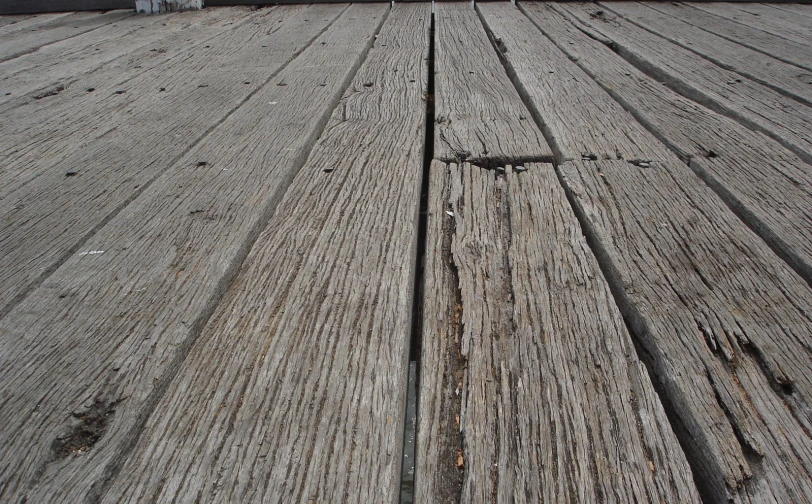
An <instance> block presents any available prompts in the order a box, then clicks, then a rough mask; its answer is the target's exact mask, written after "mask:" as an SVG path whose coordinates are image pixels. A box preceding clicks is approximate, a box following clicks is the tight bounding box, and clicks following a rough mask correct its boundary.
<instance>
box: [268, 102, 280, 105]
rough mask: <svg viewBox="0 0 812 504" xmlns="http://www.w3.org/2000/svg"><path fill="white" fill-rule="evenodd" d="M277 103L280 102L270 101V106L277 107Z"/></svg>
mask: <svg viewBox="0 0 812 504" xmlns="http://www.w3.org/2000/svg"><path fill="white" fill-rule="evenodd" d="M277 103H279V102H278V101H269V102H268V105H276V104H277Z"/></svg>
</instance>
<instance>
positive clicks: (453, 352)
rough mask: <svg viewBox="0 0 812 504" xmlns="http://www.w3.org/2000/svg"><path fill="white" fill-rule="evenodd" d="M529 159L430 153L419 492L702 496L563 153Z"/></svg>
mask: <svg viewBox="0 0 812 504" xmlns="http://www.w3.org/2000/svg"><path fill="white" fill-rule="evenodd" d="M524 167H525V168H527V170H526V171H522V172H516V171H514V170H513V168H511V167H509V166H508V167H507V170H506V173H504V174H500V172H496V171H492V170H486V169H483V168H479V167H477V166H474V165H469V164H463V165H456V164H451V165H445V164H442V163H439V162H435V163H433V164H432V167H431V185H430V187H429V195H430V198H431V202H430V206H429V224H428V230H429V231H428V236H427V243H428V250H427V266H426V289H425V293H426V294H425V299H424V303H425V305H424V309H425V318H424V321H425V322H424V334H423V352H422V363H421V374H420V377H421V392H420V394H419V397H420V408H419V411H420V424H419V429H418V436H419V439H418V450H419V454H418V459H417V471H418V472H417V475H416V484H417V499H416V502H418V503H434V502H495V503H497V502H498V503H513V502H516V503H532V502H562V503H564V502H573V503H574V502H605V503H610V502H612V503H628V502H675V503H676V502H699V496H698V494H697V490H696V488H695V487H694V483H693V479H692V476H691V471H690V469H689V467H688V464H687V462H686V460H685V458H684V456H683V454H682V450H681V448H680V446H679V443H678V442H677V438H676V436H675V435H674V433H673V432H672V430H671V426H670V425H669V423H668V419H667V418H666V415H665V413H664V410H663V408H662V405H661V404H660V402H659V399H658V397H657V394H656V393H655V392H654V388H653V386H652V384H651V382H650V380H649V377H648V374H647V372H646V370H645V367H644V366H643V364H642V363H641V362H640V361H639V360H638V359H637V355H636V352H635V350H634V346H633V344H632V341H631V338H630V337H629V334H628V332H627V331H626V327H625V325H624V323H623V320H622V318H621V315H620V312H619V311H618V309H617V306H616V305H615V304H614V301H613V299H612V295H611V294H610V292H609V288H608V286H607V284H606V282H605V281H604V279H603V277H602V275H601V273H600V269H599V268H598V264H597V262H596V260H595V258H594V257H593V256H592V253H591V251H590V250H589V247H588V246H587V244H586V240H585V238H584V236H583V234H582V231H581V228H580V226H579V224H578V221H577V220H576V218H575V215H574V214H573V213H572V211H571V209H570V206H569V204H568V203H567V199H566V197H565V195H564V191H563V190H562V188H561V186H560V185H559V182H558V180H557V178H556V174H555V170H554V168H553V166H552V165H546V164H535V163H530V164H525V165H524ZM455 480H457V481H455ZM455 483H456V484H455Z"/></svg>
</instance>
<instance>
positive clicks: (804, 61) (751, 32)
mask: <svg viewBox="0 0 812 504" xmlns="http://www.w3.org/2000/svg"><path fill="white" fill-rule="evenodd" d="M648 5H650V6H651V8H653V9H656V10H658V11H659V12H662V13H664V14H666V15H668V16H671V17H672V19H673V18H676V19H680V20H681V21H684V22H686V23H688V24H691V25H692V26H696V27H698V28H701V29H703V30H705V31H707V32H709V33H712V34H713V35H717V36H719V37H723V38H725V39H727V40H730V41H732V42H735V43H737V44H741V45H743V46H745V47H749V48H750V49H753V50H755V51H758V52H761V53H764V54H767V55H769V56H772V57H773V58H776V59H778V60H781V61H783V62H785V63H789V64H791V65H795V66H796V67H798V68H799V69H806V70H807V74H812V46H811V45H810V43H809V41H806V42H798V41H795V40H792V39H789V38H787V37H781V36H779V35H775V34H772V33H768V32H765V31H764V30H760V29H758V28H754V27H752V26H747V25H743V24H741V23H737V22H735V21H732V20H729V19H725V18H722V17H719V16H716V15H714V14H711V13H709V12H705V11H703V10H701V9H697V8H694V7H692V6H691V5H689V4H685V3H670V2H664V3H662V4H660V3H659V2H655V3H650V4H648ZM810 88H812V86H810Z"/></svg>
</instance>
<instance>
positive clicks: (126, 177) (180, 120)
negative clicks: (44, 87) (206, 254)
mask: <svg viewBox="0 0 812 504" xmlns="http://www.w3.org/2000/svg"><path fill="white" fill-rule="evenodd" d="M343 8H345V6H338V5H323V6H315V7H308V6H304V5H303V6H291V7H290V8H286V9H284V11H268V12H267V13H261V14H260V15H259V16H258V17H256V18H251V19H250V20H249V22H247V23H242V24H240V25H239V26H237V27H236V28H234V29H233V30H229V31H227V32H224V33H223V34H221V36H218V37H216V38H215V39H212V40H211V41H210V43H208V44H206V45H209V46H210V47H208V48H206V47H200V48H197V49H196V50H195V51H193V52H191V53H189V52H187V51H181V52H178V53H176V54H174V56H173V57H172V58H171V60H170V62H168V63H167V64H165V65H161V66H160V67H159V69H160V71H154V72H150V73H146V74H142V75H140V76H139V77H137V78H135V79H133V80H131V81H129V82H127V83H126V85H125V86H122V87H121V88H118V87H114V88H113V90H115V89H121V90H124V91H126V93H124V94H115V93H114V92H113V91H112V90H110V89H109V88H108V89H107V90H104V88H103V87H102V86H103V85H100V89H98V90H97V91H96V92H94V93H87V92H86V91H85V90H84V89H82V88H79V89H74V90H73V94H70V92H71V91H70V90H67V91H66V93H67V94H66V96H65V97H66V98H67V97H71V96H77V95H78V96H79V97H80V98H79V99H78V100H76V101H77V102H78V103H75V104H74V103H72V102H71V101H70V100H68V101H67V103H66V106H65V107H64V108H60V107H57V108H55V109H54V110H52V112H51V114H52V117H51V118H50V119H49V120H46V121H45V122H44V124H42V125H36V124H35V125H32V128H34V130H35V131H36V134H32V135H31V138H30V139H29V140H27V141H26V142H25V143H22V144H19V145H17V146H15V145H14V144H12V145H10V146H9V147H8V148H9V150H10V151H11V155H10V156H9V157H7V158H6V164H5V166H4V168H5V170H4V172H3V173H1V174H0V179H2V180H3V181H4V183H3V189H2V191H1V192H0V196H2V199H0V218H1V219H3V223H4V231H5V232H4V233H3V235H2V236H0V258H2V259H0V261H2V262H3V264H4V267H3V268H2V269H0V279H2V283H3V285H4V286H5V287H6V288H5V289H3V291H2V292H1V293H0V314H1V313H2V312H3V309H7V307H10V306H13V304H14V303H15V302H17V301H18V300H19V297H20V296H23V295H25V293H26V292H27V291H28V290H30V289H31V288H32V287H35V286H36V285H37V284H38V283H39V282H41V281H42V280H43V278H44V277H45V276H47V274H48V273H49V272H50V271H52V270H53V269H54V268H55V267H58V265H59V264H60V263H61V262H62V261H64V260H65V259H66V258H67V257H69V256H70V255H71V254H73V252H75V251H76V250H77V247H79V245H80V244H81V243H82V242H83V241H84V240H85V239H87V238H88V237H89V236H90V235H92V233H93V232H94V231H95V230H96V229H98V228H99V226H101V225H104V223H105V222H106V221H107V220H109V219H110V218H111V217H112V216H113V215H115V214H116V213H117V212H118V211H119V210H121V209H122V208H123V207H124V206H126V204H127V203H128V202H129V201H132V199H133V198H135V197H137V196H138V194H140V193H141V192H142V191H143V190H144V189H145V187H147V186H148V185H149V184H150V183H151V182H152V181H153V180H155V178H156V177H158V176H160V174H161V173H163V172H164V171H165V170H166V169H168V168H169V167H170V166H172V165H173V164H174V162H175V161H176V160H177V159H178V158H179V157H180V156H182V155H183V154H184V153H185V152H186V151H188V150H189V149H190V148H191V147H192V146H194V145H195V144H196V143H197V142H198V141H199V140H200V139H201V138H202V137H204V136H205V135H206V134H207V132H208V130H210V129H211V128H213V127H215V126H216V125H217V124H218V123H219V122H220V121H222V120H223V118H225V117H226V116H227V115H228V114H230V113H231V112H232V111H233V110H234V109H235V108H237V107H239V106H240V104H241V103H243V102H244V100H246V99H247V98H248V97H250V96H251V95H252V94H253V93H255V92H256V91H257V90H258V89H260V88H261V87H262V86H263V84H264V83H265V82H266V81H267V80H268V79H269V78H270V77H271V76H273V75H274V73H275V72H277V71H278V70H279V69H280V68H281V67H282V66H283V65H284V64H286V63H287V62H288V61H289V60H290V59H292V58H293V57H294V56H295V55H296V54H297V53H298V52H300V51H301V50H302V49H303V48H304V47H306V46H307V45H308V44H309V43H310V41H311V40H313V39H314V38H315V37H316V36H318V34H319V33H320V32H321V31H322V30H323V29H324V28H325V27H326V26H328V25H329V23H330V22H331V21H332V20H334V19H335V18H336V17H337V16H338V15H339V13H340V12H341V9H343ZM271 27H273V28H271ZM274 30H275V31H274ZM269 31H271V32H272V33H270V34H269V33H268V32H269ZM201 33H202V31H201ZM263 45H264V46H271V47H274V50H267V49H266V48H263V47H262V46H263ZM114 70H115V69H111V72H114ZM156 70H158V69H156ZM97 78H98V77H94V80H95V79H97ZM246 83H248V84H246ZM273 85H275V86H277V87H283V86H284V85H285V82H284V81H281V82H280V81H275V82H274V84H273ZM160 88H163V89H164V91H160ZM60 94H63V93H60ZM88 94H90V95H93V96H91V97H86V95H88ZM97 94H98V96H97ZM57 98H59V97H57ZM83 98H87V100H89V101H86V100H85V99H83ZM46 100H47V99H46ZM39 101H43V100H39ZM45 105H47V104H45ZM264 106H266V107H268V106H269V105H268V104H265V105H264ZM83 107H87V108H88V109H87V110H85V109H83ZM40 111H42V113H43V114H47V112H48V108H47V106H45V107H43V108H33V107H32V108H31V109H29V110H28V112H29V113H30V114H31V116H30V118H29V119H28V120H27V121H25V120H24V119H23V117H24V116H25V115H26V114H25V110H17V109H15V110H14V111H13V112H14V113H13V114H12V113H8V114H6V116H7V117H20V121H19V122H17V123H16V126H15V127H14V128H15V129H16V130H23V131H25V128H24V127H23V126H24V125H25V126H28V125H29V124H30V121H36V120H37V119H38V118H39V117H43V116H40V113H39V112H40ZM6 127H7V128H9V129H12V126H6ZM49 128H55V129H56V130H57V131H60V132H61V135H63V137H62V138H59V139H50V138H49V136H54V135H53V134H52V131H53V129H50V131H51V134H50V135H49ZM2 129H5V128H2ZM20 135H21V134H19V135H15V134H14V133H12V132H11V131H9V134H8V137H10V138H20ZM21 141H22V139H21ZM74 144H76V145H74ZM199 161H204V162H207V161H209V160H206V159H203V160H199ZM196 163H197V161H195V162H193V163H192V164H193V165H194V164H196ZM67 173H75V174H74V175H72V176H66V174H67ZM66 223H69V225H68V224H66Z"/></svg>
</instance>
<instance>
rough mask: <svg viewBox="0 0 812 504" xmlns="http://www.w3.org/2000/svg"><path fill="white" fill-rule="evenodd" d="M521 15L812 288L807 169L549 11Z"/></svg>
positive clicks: (810, 171)
mask: <svg viewBox="0 0 812 504" xmlns="http://www.w3.org/2000/svg"><path fill="white" fill-rule="evenodd" d="M522 8H523V9H524V10H525V11H526V13H527V15H528V17H529V18H530V19H531V20H532V21H533V22H534V23H535V24H536V26H538V27H539V29H540V30H541V31H542V33H544V34H545V35H546V36H547V37H548V38H549V39H551V40H552V41H553V42H554V43H555V45H556V47H558V48H559V49H560V50H561V51H563V52H564V53H566V54H567V56H569V58H570V59H571V60H573V61H576V62H577V64H578V65H579V66H580V67H581V69H583V70H584V71H585V72H587V73H588V74H589V75H590V77H592V78H593V79H594V80H595V81H596V82H597V83H598V84H600V86H601V87H602V88H603V89H604V90H605V91H606V92H607V93H609V94H610V95H611V96H612V97H613V98H615V100H617V101H618V102H619V103H620V104H622V106H623V108H624V109H626V110H628V111H630V112H631V113H632V114H633V115H634V117H635V118H636V119H637V120H638V121H639V122H640V123H641V124H643V125H645V127H646V128H647V129H648V130H649V131H650V132H652V133H653V134H654V135H655V136H656V137H657V138H659V139H660V140H662V141H663V142H664V143H665V144H666V145H668V146H669V147H670V148H671V150H672V151H673V152H675V153H676V154H677V155H679V157H680V158H681V159H683V160H684V161H686V162H688V163H689V165H690V166H691V167H692V168H694V171H695V172H697V173H698V174H700V176H701V177H702V178H703V179H704V180H705V181H706V182H707V183H708V184H709V185H710V186H711V187H712V188H713V189H714V190H715V191H716V192H717V194H720V195H721V196H722V198H723V199H724V200H725V201H726V202H727V203H728V206H730V207H731V208H732V209H733V210H734V211H735V212H736V213H737V214H738V215H739V216H741V217H742V218H743V219H744V220H745V221H746V222H747V223H748V225H749V226H750V227H751V228H753V229H755V230H756V232H757V233H758V234H759V235H760V236H761V237H762V238H764V239H765V240H766V241H767V242H768V243H770V245H771V246H772V247H773V248H774V249H777V250H779V251H780V254H781V255H782V256H783V257H786V258H787V260H788V261H789V262H790V265H791V266H792V267H793V268H794V269H795V270H796V271H798V272H799V273H800V274H801V275H802V276H803V277H804V278H805V279H806V280H807V281H808V282H809V283H810V284H812V243H810V240H809V239H808V237H809V236H812V167H811V166H810V165H808V164H806V163H804V162H803V161H802V160H801V159H799V158H798V157H797V156H795V155H794V154H793V153H791V152H789V151H787V150H786V149H784V148H783V147H781V146H780V145H778V144H777V143H776V142H774V141H772V140H770V139H769V138H766V137H765V136H764V135H762V134H760V133H756V132H753V131H751V130H749V129H746V128H744V127H743V126H741V125H740V124H738V123H737V122H735V121H733V120H731V119H728V118H726V117H722V116H720V115H718V114H715V113H713V112H711V111H710V110H708V109H706V108H704V107H702V106H700V105H698V104H697V103H695V102H693V101H691V100H688V99H686V98H684V97H683V96H681V95H678V94H676V93H675V92H673V91H671V90H669V89H664V88H663V86H662V85H661V84H660V83H658V82H656V81H654V80H652V79H650V78H648V77H647V76H646V75H645V74H642V73H641V72H639V71H638V70H637V69H636V68H634V67H633V66H632V65H631V64H629V63H628V62H627V61H625V60H624V59H623V58H621V57H620V56H618V55H617V54H615V53H614V52H613V51H612V50H611V49H609V48H608V47H607V46H606V45H604V44H602V43H600V42H598V41H597V40H595V39H594V38H592V37H590V36H588V35H586V34H585V33H583V32H581V31H580V30H578V29H577V28H576V27H575V26H573V25H572V24H571V23H570V22H569V20H568V19H567V18H565V17H563V16H562V15H560V14H559V13H558V12H556V11H555V10H554V8H553V7H552V6H550V5H549V4H539V3H533V4H524V5H523V6H522Z"/></svg>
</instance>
